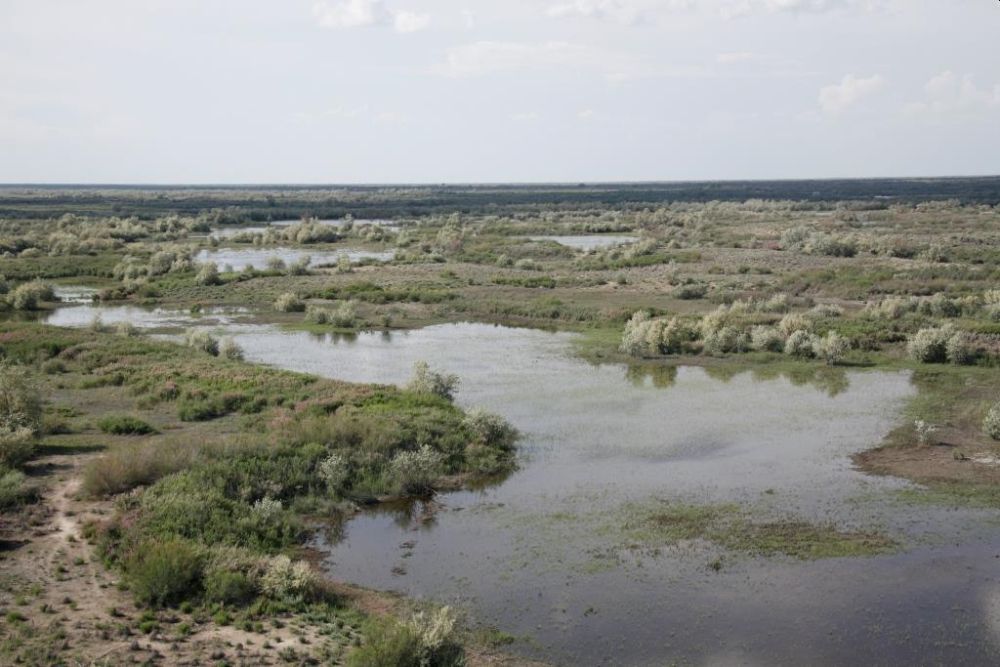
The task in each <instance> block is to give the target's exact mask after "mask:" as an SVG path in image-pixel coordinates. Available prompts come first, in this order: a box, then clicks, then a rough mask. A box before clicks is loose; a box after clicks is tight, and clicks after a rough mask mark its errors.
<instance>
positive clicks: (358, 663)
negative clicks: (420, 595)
mask: <svg viewBox="0 0 1000 667" xmlns="http://www.w3.org/2000/svg"><path fill="white" fill-rule="evenodd" d="M454 632H455V617H454V615H453V614H452V612H451V609H449V608H448V607H442V608H441V609H439V610H438V611H436V612H431V613H427V612H418V613H417V614H414V615H413V616H412V617H411V618H410V619H409V620H408V621H406V622H403V623H400V622H398V621H392V620H378V621H374V622H372V623H370V624H369V625H368V626H367V627H366V628H365V643H364V644H363V645H362V646H361V647H359V648H357V649H355V651H354V652H353V653H351V654H350V655H349V656H348V660H347V664H348V665H349V666H350V667H460V666H461V665H465V653H464V651H463V649H462V647H461V646H460V645H458V644H457V643H456V642H455V641H454V638H453V636H454Z"/></svg>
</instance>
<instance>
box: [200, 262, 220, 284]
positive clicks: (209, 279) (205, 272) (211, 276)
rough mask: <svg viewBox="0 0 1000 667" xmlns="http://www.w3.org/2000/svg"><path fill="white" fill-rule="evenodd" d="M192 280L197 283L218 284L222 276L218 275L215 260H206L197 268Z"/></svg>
mask: <svg viewBox="0 0 1000 667" xmlns="http://www.w3.org/2000/svg"><path fill="white" fill-rule="evenodd" d="M194 281H195V282H196V283H197V284H199V285H220V284H222V278H220V277H219V267H217V266H216V265H215V262H206V263H205V264H202V265H201V267H200V268H199V269H198V274H197V275H196V276H195V278H194Z"/></svg>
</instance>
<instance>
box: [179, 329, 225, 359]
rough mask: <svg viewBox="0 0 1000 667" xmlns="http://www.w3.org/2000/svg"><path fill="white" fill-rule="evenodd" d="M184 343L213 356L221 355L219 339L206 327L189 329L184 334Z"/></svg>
mask: <svg viewBox="0 0 1000 667" xmlns="http://www.w3.org/2000/svg"><path fill="white" fill-rule="evenodd" d="M184 344H185V345H187V346H188V347H193V348H194V349H196V350H201V351H202V352H206V353H208V354H210V355H212V356H213V357H217V356H219V341H217V340H216V339H215V338H214V337H213V336H212V334H210V333H208V332H207V331H205V330H204V329H188V330H187V331H186V332H185V334H184Z"/></svg>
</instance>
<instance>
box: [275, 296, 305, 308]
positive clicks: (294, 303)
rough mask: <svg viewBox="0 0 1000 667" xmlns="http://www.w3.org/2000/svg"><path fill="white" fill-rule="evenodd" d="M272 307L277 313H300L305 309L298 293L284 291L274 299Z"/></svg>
mask: <svg viewBox="0 0 1000 667" xmlns="http://www.w3.org/2000/svg"><path fill="white" fill-rule="evenodd" d="M274 309H275V310H277V311H278V312H279V313H301V312H303V311H304V310H305V309H306V304H305V302H303V301H302V299H300V298H299V297H298V295H296V294H294V293H292V292H285V293H284V294H282V295H281V296H279V297H278V298H277V299H276V300H275V302H274Z"/></svg>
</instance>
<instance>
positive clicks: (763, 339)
mask: <svg viewBox="0 0 1000 667" xmlns="http://www.w3.org/2000/svg"><path fill="white" fill-rule="evenodd" d="M750 345H751V346H752V347H753V349H755V350H760V351H761V352H781V351H782V350H784V349H785V337H784V336H783V335H781V332H780V331H778V329H777V328H775V327H768V326H756V327H754V328H753V329H751V330H750Z"/></svg>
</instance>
